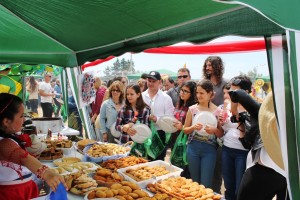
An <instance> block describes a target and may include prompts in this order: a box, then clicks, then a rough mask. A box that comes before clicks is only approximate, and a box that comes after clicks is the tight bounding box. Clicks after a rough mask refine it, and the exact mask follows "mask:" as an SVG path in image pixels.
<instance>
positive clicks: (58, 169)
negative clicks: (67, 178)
mask: <svg viewBox="0 0 300 200" xmlns="http://www.w3.org/2000/svg"><path fill="white" fill-rule="evenodd" d="M50 170H51V171H53V172H55V173H58V174H60V175H67V174H72V173H75V172H78V171H79V170H78V169H76V168H74V167H71V166H60V167H52V168H50Z"/></svg>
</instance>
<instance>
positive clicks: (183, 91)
mask: <svg viewBox="0 0 300 200" xmlns="http://www.w3.org/2000/svg"><path fill="white" fill-rule="evenodd" d="M180 92H182V93H183V94H189V93H191V92H190V91H187V90H184V89H181V90H180Z"/></svg>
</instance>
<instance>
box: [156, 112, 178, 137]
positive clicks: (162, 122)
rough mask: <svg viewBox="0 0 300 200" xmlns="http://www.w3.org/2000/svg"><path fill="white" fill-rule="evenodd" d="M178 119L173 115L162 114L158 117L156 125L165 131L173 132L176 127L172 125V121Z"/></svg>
mask: <svg viewBox="0 0 300 200" xmlns="http://www.w3.org/2000/svg"><path fill="white" fill-rule="evenodd" d="M176 121H178V120H177V119H176V118H175V117H173V116H164V117H160V118H159V120H158V122H157V123H158V126H159V127H160V128H161V129H162V130H163V131H164V132H166V133H174V132H176V131H177V128H175V127H174V125H173V124H174V122H176Z"/></svg>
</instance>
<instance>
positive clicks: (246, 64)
mask: <svg viewBox="0 0 300 200" xmlns="http://www.w3.org/2000/svg"><path fill="white" fill-rule="evenodd" d="M251 39H257V38H245V37H238V36H226V37H222V38H217V39H215V40H212V41H210V42H225V41H241V40H251ZM181 44H185V45H186V44H188V43H185V42H183V43H180V44H176V45H181ZM210 55H213V54H199V55H178V54H176V55H174V54H153V53H137V54H132V60H133V62H134V66H135V70H140V71H145V72H146V71H150V70H158V69H168V70H171V71H174V72H177V70H178V69H179V68H181V67H183V66H184V65H185V64H186V67H187V68H188V69H189V70H190V72H191V77H192V79H201V77H202V66H203V63H204V61H205V59H206V58H207V57H208V56H210ZM214 55H218V56H220V57H221V58H222V60H223V62H224V66H225V73H224V77H225V78H227V79H231V78H232V77H234V76H237V75H239V74H240V72H243V73H245V74H247V72H248V71H251V70H253V69H254V67H255V68H256V69H257V72H258V74H262V75H263V76H266V75H269V71H268V62H267V55H266V52H265V51H257V52H249V53H224V54H214ZM130 56H131V55H130V53H125V54H123V55H122V56H119V57H118V58H119V60H121V59H122V58H125V60H130ZM116 59H117V58H114V59H112V60H110V61H107V62H104V63H102V64H99V65H97V66H95V67H90V68H87V70H85V71H84V72H88V71H94V72H95V73H96V74H97V75H100V76H104V73H103V70H104V69H105V67H107V66H112V65H113V63H114V62H115V61H116Z"/></svg>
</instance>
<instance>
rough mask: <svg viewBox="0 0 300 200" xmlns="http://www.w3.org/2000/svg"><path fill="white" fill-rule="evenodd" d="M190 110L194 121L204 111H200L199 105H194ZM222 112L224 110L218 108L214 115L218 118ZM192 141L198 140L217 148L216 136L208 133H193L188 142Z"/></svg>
mask: <svg viewBox="0 0 300 200" xmlns="http://www.w3.org/2000/svg"><path fill="white" fill-rule="evenodd" d="M189 110H190V111H191V114H192V119H194V117H195V116H196V115H197V114H198V113H201V112H204V111H200V110H199V109H198V104H195V105H192V106H190V107H189ZM220 112H222V110H221V109H220V108H217V109H216V110H215V111H214V112H213V113H212V114H213V115H214V116H216V118H217V117H218V115H219V113H220ZM192 140H197V141H201V142H206V143H208V144H211V145H214V146H217V137H216V135H214V134H208V133H199V132H197V131H193V133H191V134H190V135H189V138H188V142H191V141H192Z"/></svg>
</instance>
